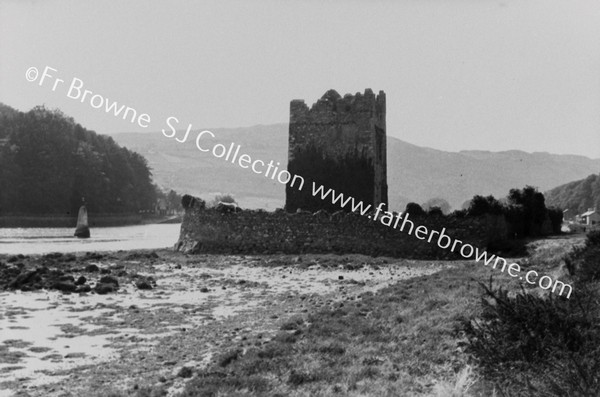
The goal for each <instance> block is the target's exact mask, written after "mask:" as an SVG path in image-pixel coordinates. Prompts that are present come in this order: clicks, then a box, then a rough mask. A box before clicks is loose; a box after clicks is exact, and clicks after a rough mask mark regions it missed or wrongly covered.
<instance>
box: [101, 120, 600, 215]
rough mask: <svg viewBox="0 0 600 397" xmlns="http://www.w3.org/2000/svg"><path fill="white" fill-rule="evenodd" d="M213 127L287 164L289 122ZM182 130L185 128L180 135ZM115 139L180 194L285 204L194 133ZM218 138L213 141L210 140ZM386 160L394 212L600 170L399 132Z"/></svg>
mask: <svg viewBox="0 0 600 397" xmlns="http://www.w3.org/2000/svg"><path fill="white" fill-rule="evenodd" d="M195 131H200V129H198V130H195ZM210 131H212V132H213V133H214V134H215V137H216V138H215V139H214V143H222V144H225V145H228V144H229V143H230V142H235V143H236V144H240V145H241V146H242V148H243V150H245V152H247V153H248V154H249V155H250V156H251V157H252V158H258V159H262V160H263V161H269V160H271V159H272V160H273V161H279V162H280V163H281V164H287V150H288V146H287V145H288V124H287V123H278V124H257V125H255V126H251V127H235V128H213V129H210ZM182 135H183V131H180V132H178V134H177V135H176V136H177V137H180V136H182ZM111 136H112V137H113V138H114V139H115V140H116V141H117V142H119V144H121V145H123V146H126V147H129V148H130V149H132V150H135V151H137V152H139V153H141V154H142V155H144V156H145V157H146V158H147V159H148V162H149V164H150V166H151V167H152V168H153V172H154V175H155V178H156V180H157V182H158V183H159V184H163V185H165V186H168V187H171V188H173V189H175V190H177V191H179V192H181V193H190V194H196V195H199V196H201V197H210V196H211V195H213V194H215V193H232V194H233V195H234V196H235V197H236V198H237V199H238V201H239V202H240V204H241V205H242V206H245V207H248V208H266V209H275V208H278V207H282V206H283V203H284V201H285V189H284V186H283V185H281V184H279V183H277V182H274V181H271V180H269V179H268V178H264V177H261V176H257V175H255V174H253V173H252V172H250V171H248V170H244V169H241V168H240V167H239V166H237V165H233V164H231V163H227V162H224V161H223V160H221V159H217V158H214V157H213V156H212V155H211V154H209V153H202V152H200V151H199V150H198V149H197V148H196V146H195V135H194V134H191V135H190V138H188V142H186V143H184V144H182V143H178V142H176V141H175V139H173V138H167V137H166V136H164V135H163V134H162V133H161V132H154V133H146V132H143V133H136V132H124V133H118V134H111ZM207 139H209V138H207ZM214 143H209V142H208V141H207V145H212V144H214ZM387 161H388V186H389V189H388V190H389V201H390V207H391V208H392V209H394V210H403V209H404V206H405V205H406V204H407V203H408V202H409V201H414V202H417V203H423V202H425V201H427V200H428V199H431V198H438V197H439V198H444V199H445V200H447V201H448V202H449V203H450V204H451V206H452V207H453V209H460V207H461V206H462V204H463V203H464V202H465V201H466V200H469V199H470V198H471V197H473V196H474V195H475V194H481V195H489V194H491V195H494V196H495V197H497V198H500V197H504V196H505V195H506V194H507V193H508V191H509V190H510V189H511V188H522V187H524V186H525V185H532V186H535V187H537V188H538V189H539V190H540V191H547V190H550V189H552V188H554V187H556V186H559V185H562V184H564V183H568V182H571V181H573V180H577V179H582V178H585V177H586V176H587V175H589V174H592V173H597V172H598V171H600V159H590V158H588V157H586V156H581V155H571V154H566V155H560V154H551V153H547V152H534V153H528V152H524V151H521V150H508V151H502V152H491V151H484V150H463V151H459V152H448V151H443V150H439V149H434V148H428V147H422V146H418V145H415V144H412V143H409V142H405V141H402V140H400V139H398V138H395V137H392V136H388V137H387ZM191 174H193V175H194V176H195V177H194V178H192V177H191V176H190V175H191ZM209 175H210V176H211V177H209Z"/></svg>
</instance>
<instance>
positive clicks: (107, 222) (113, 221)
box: [0, 214, 182, 230]
mask: <svg viewBox="0 0 600 397" xmlns="http://www.w3.org/2000/svg"><path fill="white" fill-rule="evenodd" d="M181 221H182V216H180V215H179V216H175V215H174V216H150V217H149V216H143V215H140V214H129V215H114V216H112V215H111V216H102V215H100V216H94V215H93V214H92V216H90V218H89V227H90V228H96V227H116V226H135V225H147V224H164V223H181ZM76 225H77V216H60V215H59V216H40V215H14V216H0V228H63V227H64V228H70V227H72V228H73V230H75V226H76Z"/></svg>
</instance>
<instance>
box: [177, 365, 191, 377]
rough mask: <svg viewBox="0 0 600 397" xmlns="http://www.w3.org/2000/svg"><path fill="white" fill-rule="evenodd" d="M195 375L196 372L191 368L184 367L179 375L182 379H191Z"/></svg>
mask: <svg viewBox="0 0 600 397" xmlns="http://www.w3.org/2000/svg"><path fill="white" fill-rule="evenodd" d="M192 375H194V370H193V369H192V368H190V367H182V368H181V369H180V370H179V373H178V374H177V376H178V377H180V378H191V377H192Z"/></svg>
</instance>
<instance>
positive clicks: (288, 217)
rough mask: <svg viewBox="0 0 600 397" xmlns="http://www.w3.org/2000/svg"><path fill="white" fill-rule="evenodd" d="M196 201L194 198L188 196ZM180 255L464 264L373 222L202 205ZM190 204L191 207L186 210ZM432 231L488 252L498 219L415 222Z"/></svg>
mask: <svg viewBox="0 0 600 397" xmlns="http://www.w3.org/2000/svg"><path fill="white" fill-rule="evenodd" d="M185 197H190V196H185ZM185 197H184V205H185V215H184V218H183V223H182V225H181V234H180V237H179V241H178V242H177V244H176V245H175V248H176V249H177V250H180V251H183V252H188V253H226V254H273V253H288V254H301V253H340V254H349V253H360V254H366V255H373V256H391V257H402V258H413V259H438V258H439V259H442V258H458V255H456V254H453V253H452V252H450V250H449V249H441V248H439V247H437V245H436V241H437V240H432V242H431V243H428V242H427V241H423V240H419V239H417V238H416V237H414V231H413V235H407V234H406V233H405V232H400V231H399V230H396V229H393V228H391V227H387V226H385V225H382V224H380V223H379V222H373V221H371V220H370V219H368V218H367V217H366V216H360V215H356V214H353V213H344V212H341V211H340V212H338V213H335V214H332V215H328V214H326V213H315V214H312V213H306V212H300V213H287V212H285V211H276V212H266V211H260V210H258V211H248V210H244V211H240V212H230V213H222V212H219V211H217V210H215V209H206V208H205V207H204V203H203V202H202V200H198V199H196V200H190V199H187V201H186V200H185ZM186 204H187V205H186ZM409 219H411V220H412V221H413V222H414V223H415V227H417V226H418V225H419V224H422V225H425V226H427V228H428V230H436V231H441V230H442V229H443V228H446V231H445V234H447V235H449V236H450V237H451V238H458V239H460V240H462V241H464V242H465V243H466V242H469V243H472V244H474V246H476V247H480V248H482V249H483V248H485V247H486V245H487V242H488V240H490V239H493V238H495V236H492V235H490V233H496V229H495V228H494V227H490V224H494V223H495V222H497V220H496V219H489V218H486V217H482V218H453V217H441V216H440V217H427V218H425V217H423V218H412V217H409Z"/></svg>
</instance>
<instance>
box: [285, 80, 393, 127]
mask: <svg viewBox="0 0 600 397" xmlns="http://www.w3.org/2000/svg"><path fill="white" fill-rule="evenodd" d="M360 113H368V114H369V117H371V116H374V117H376V118H377V119H380V120H383V121H384V122H385V93H384V92H383V91H379V94H378V95H375V94H374V93H373V91H372V90H371V89H370V88H367V89H366V90H365V92H364V94H362V93H360V92H357V93H356V94H354V95H352V94H346V95H344V96H343V97H342V96H341V95H340V94H338V92H337V91H335V90H329V91H327V92H326V93H325V94H324V95H323V96H322V97H321V98H320V99H318V100H317V102H315V103H313V104H312V106H311V107H310V108H309V107H308V106H307V105H306V103H305V102H304V100H303V99H294V100H292V101H291V103H290V123H313V122H314V123H327V122H331V121H332V119H339V120H340V121H343V120H344V119H345V118H349V119H355V118H356V117H364V116H362V115H361V116H358V114H360Z"/></svg>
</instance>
